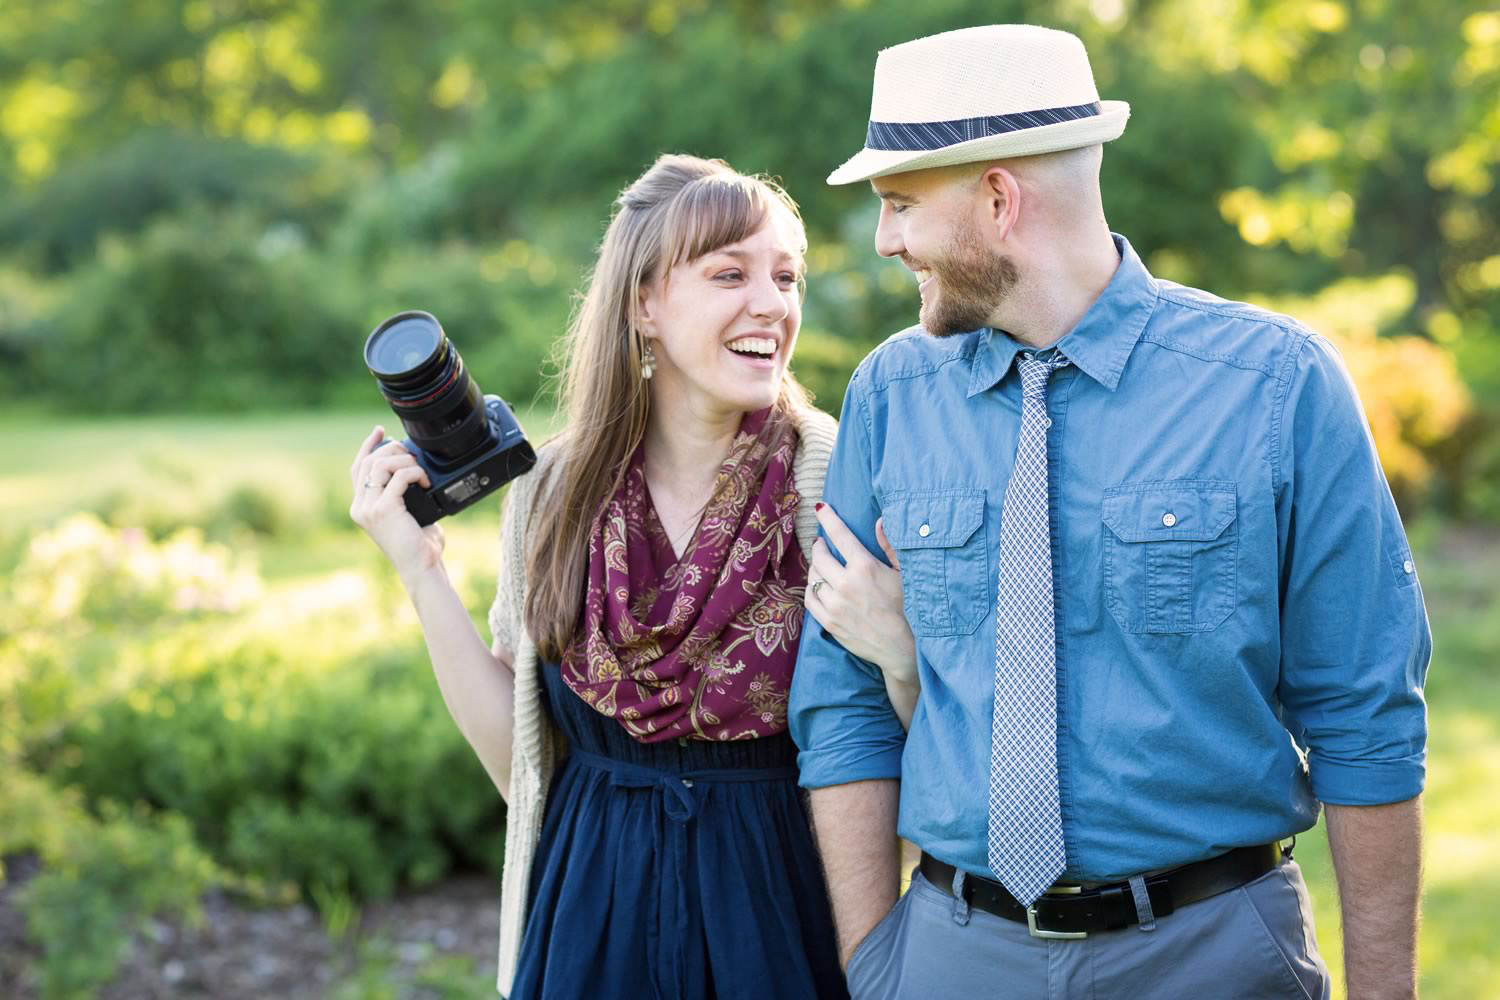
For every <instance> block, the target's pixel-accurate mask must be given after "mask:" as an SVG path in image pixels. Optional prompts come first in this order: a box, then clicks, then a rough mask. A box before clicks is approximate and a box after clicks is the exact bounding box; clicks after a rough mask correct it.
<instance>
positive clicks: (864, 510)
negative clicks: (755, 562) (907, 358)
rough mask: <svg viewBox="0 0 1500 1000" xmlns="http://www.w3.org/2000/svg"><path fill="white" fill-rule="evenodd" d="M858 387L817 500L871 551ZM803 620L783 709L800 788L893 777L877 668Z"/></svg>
mask: <svg viewBox="0 0 1500 1000" xmlns="http://www.w3.org/2000/svg"><path fill="white" fill-rule="evenodd" d="M866 387H867V383H866V382H865V380H864V379H863V378H862V376H861V373H859V372H856V373H855V376H854V379H853V380H852V381H851V382H850V385H849V391H848V393H847V394H846V395H845V397H844V409H843V414H842V416H841V417H840V420H839V435H838V440H837V441H836V443H835V444H834V448H833V455H832V457H831V458H830V460H829V464H828V479H827V482H826V484H825V485H824V489H823V501H824V502H825V503H827V504H829V505H830V506H832V507H833V509H834V512H835V513H837V514H838V516H839V517H840V518H841V519H842V520H843V522H844V523H845V524H846V525H848V527H849V529H850V530H851V531H852V532H854V534H855V535H857V536H858V537H859V540H860V542H861V543H862V544H863V545H864V546H865V548H866V549H867V550H868V551H870V552H879V551H880V546H879V544H878V543H877V542H876V538H875V520H876V518H878V517H879V516H880V507H879V504H877V503H876V500H875V494H874V489H873V487H872V477H871V472H872V470H871V458H870V439H869V420H868V415H867V410H866V408H865V406H864V403H863V401H862V396H861V393H862V392H863V391H864V390H865V389H866ZM824 542H825V543H827V542H828V539H827V538H826V536H825V537H824ZM835 551H836V550H835ZM804 622H805V627H804V630H803V635H802V646H801V650H800V651H799V653H798V656H797V668H796V671H795V672H794V673H793V676H792V690H791V699H790V706H789V724H790V728H791V733H792V739H793V740H795V741H796V743H797V746H798V748H799V749H800V750H801V753H800V754H799V755H798V757H797V764H798V766H799V767H800V768H801V771H802V776H801V784H802V786H803V787H804V788H823V787H826V786H828V785H842V784H847V783H849V782H851V781H865V780H869V779H875V778H900V777H901V750H902V747H903V746H904V745H905V742H906V734H905V731H904V730H903V729H902V728H901V722H900V720H899V719H898V718H897V717H896V713H895V711H894V710H893V709H892V708H891V703H890V701H889V699H887V697H886V693H885V682H884V679H883V678H882V676H881V674H880V670H879V668H878V667H875V666H873V665H872V664H869V663H867V662H865V661H864V660H861V659H859V658H858V657H856V656H853V655H851V654H850V653H849V652H847V651H846V650H845V649H844V647H843V646H841V645H839V644H838V642H837V641H836V640H835V639H834V638H833V637H832V636H830V635H829V634H828V633H827V632H825V631H824V630H823V627H822V626H821V625H819V624H818V622H817V620H816V619H815V618H813V616H812V615H811V614H808V615H807V616H806V617H805V618H804Z"/></svg>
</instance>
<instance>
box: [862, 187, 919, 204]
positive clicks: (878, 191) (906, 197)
mask: <svg viewBox="0 0 1500 1000" xmlns="http://www.w3.org/2000/svg"><path fill="white" fill-rule="evenodd" d="M871 187H874V185H871ZM875 197H877V198H880V199H882V200H883V201H904V202H906V203H907V204H908V205H914V204H916V202H917V199H916V196H915V195H910V194H906V193H905V192H902V191H896V190H894V189H892V188H882V187H876V188H875Z"/></svg>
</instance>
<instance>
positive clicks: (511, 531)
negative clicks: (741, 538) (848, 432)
mask: <svg viewBox="0 0 1500 1000" xmlns="http://www.w3.org/2000/svg"><path fill="white" fill-rule="evenodd" d="M795 419H796V422H797V431H798V435H799V441H798V445H797V455H796V457H795V458H794V459H793V461H792V482H793V485H794V486H795V487H796V489H797V493H798V494H799V496H800V498H801V499H800V502H799V503H798V505H797V522H796V523H797V541H798V542H799V543H800V544H801V545H802V549H803V551H804V552H807V553H809V558H810V557H811V550H812V543H813V540H814V539H815V538H817V536H818V522H817V519H816V518H815V517H814V514H813V505H814V504H816V503H817V502H818V501H820V500H821V499H822V498H823V480H824V478H825V477H826V475H827V472H828V456H829V454H830V453H831V452H832V451H833V439H834V435H835V434H836V433H837V430H838V423H837V421H835V420H834V419H833V418H832V417H830V416H828V415H827V414H826V413H823V412H822V411H821V410H813V409H807V410H801V411H799V412H797V414H796V415H795ZM556 456H557V452H556V450H555V449H552V448H542V449H541V450H540V452H539V453H538V455H537V464H536V467H535V468H534V469H532V470H531V471H530V472H528V473H527V474H526V475H524V476H521V477H520V478H518V479H516V480H515V482H513V483H512V484H511V486H510V493H509V496H508V497H507V498H506V502H505V508H504V510H503V511H502V513H501V515H500V525H501V527H500V533H501V537H500V579H499V585H498V586H497V587H496V591H495V603H494V605H493V606H491V608H490V632H491V634H492V635H493V636H494V637H495V639H496V640H498V641H499V643H500V645H501V646H503V647H505V648H506V649H509V650H512V651H513V652H514V654H515V661H514V669H515V674H516V684H515V699H516V704H515V721H514V732H513V735H512V748H511V771H510V795H509V796H508V799H507V801H508V810H507V818H506V833H505V870H504V871H503V872H502V873H501V876H500V971H499V975H498V977H497V979H496V984H495V985H496V988H497V989H498V990H499V991H500V993H501V995H502V996H504V995H508V994H509V993H510V987H511V983H512V981H513V980H514V979H515V974H516V960H517V958H518V957H519V956H520V951H521V937H522V935H523V933H524V932H525V928H526V896H527V891H528V889H529V887H530V885H531V863H532V860H533V859H534V858H535V857H536V846H537V842H538V841H539V840H540V839H541V835H542V814H543V812H544V811H545V808H546V804H547V789H548V787H549V786H550V785H551V784H552V774H553V771H554V770H555V769H556V766H557V763H558V758H559V752H560V750H561V746H560V744H561V742H562V738H561V736H560V735H559V734H558V733H557V732H556V731H555V730H554V729H553V727H552V725H551V724H550V723H549V722H548V721H547V718H546V715H545V713H544V712H543V711H542V689H541V681H540V678H539V676H538V673H537V654H536V643H535V642H533V641H532V638H531V636H529V635H527V634H526V629H525V625H524V622H523V609H524V608H525V607H526V546H525V545H521V544H517V542H518V541H519V540H521V539H525V538H527V537H529V535H530V515H531V511H532V509H533V506H534V504H535V501H536V490H537V484H538V483H539V482H543V481H545V480H546V478H547V472H548V469H549V468H550V466H551V465H552V463H553V462H554V461H555V460H556Z"/></svg>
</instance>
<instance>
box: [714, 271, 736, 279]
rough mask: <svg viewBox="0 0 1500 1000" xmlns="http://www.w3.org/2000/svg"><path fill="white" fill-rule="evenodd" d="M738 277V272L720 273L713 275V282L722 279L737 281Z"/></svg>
mask: <svg viewBox="0 0 1500 1000" xmlns="http://www.w3.org/2000/svg"><path fill="white" fill-rule="evenodd" d="M740 277H741V275H740V272H738V271H720V272H719V273H718V274H716V275H714V279H715V280H719V279H723V280H725V281H739V280H740Z"/></svg>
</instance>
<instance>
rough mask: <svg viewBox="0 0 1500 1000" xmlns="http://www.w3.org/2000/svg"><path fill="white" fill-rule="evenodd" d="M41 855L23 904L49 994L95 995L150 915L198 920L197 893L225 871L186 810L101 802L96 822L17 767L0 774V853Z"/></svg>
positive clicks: (65, 795) (73, 799)
mask: <svg viewBox="0 0 1500 1000" xmlns="http://www.w3.org/2000/svg"><path fill="white" fill-rule="evenodd" d="M21 851H32V852H35V853H36V854H37V855H38V856H39V857H40V858H41V861H42V872H41V874H39V875H37V876H36V877H35V878H34V879H32V880H31V881H30V882H28V883H26V885H24V886H23V887H22V888H21V890H20V892H19V893H18V895H17V904H18V906H19V908H20V910H21V912H22V913H23V914H24V915H25V918H26V927H27V931H28V932H29V934H30V936H31V937H32V938H33V939H35V940H36V941H37V942H38V943H39V944H40V945H41V946H42V959H41V963H40V965H41V968H40V974H41V975H40V979H41V984H40V985H41V988H42V995H43V996H44V997H47V998H71V997H89V996H92V995H93V991H94V989H95V988H97V987H98V986H100V985H102V984H104V983H105V982H107V981H108V980H109V979H110V978H111V976H112V975H113V974H114V970H115V968H116V966H117V965H118V964H119V960H120V957H121V954H122V952H123V950H124V948H125V946H126V945H127V943H128V942H129V938H130V935H131V934H132V933H133V932H134V931H135V930H136V929H137V928H138V927H140V926H141V925H142V924H143V923H144V922H145V921H146V920H147V919H148V918H150V917H153V916H163V917H172V918H180V919H185V920H187V921H189V922H193V921H195V920H197V919H199V918H200V917H201V912H200V909H199V898H200V896H201V895H202V894H203V893H204V892H205V891H207V890H208V889H210V888H213V887H215V886H217V885H221V884H224V883H225V881H226V875H225V873H224V872H223V871H222V869H220V868H219V867H218V866H217V865H215V864H214V863H213V862H212V861H211V860H210V859H209V858H208V857H207V856H206V855H205V854H204V853H203V852H202V851H201V850H200V849H199V848H198V846H197V845H196V844H195V843H194V841H193V837H192V832H191V830H190V828H189V826H188V824H187V823H186V821H184V820H183V819H182V818H181V817H179V816H172V815H169V814H160V815H158V814H153V813H151V812H150V811H148V810H144V809H137V810H135V811H134V812H127V811H125V810H124V809H122V808H120V807H118V806H115V805H113V804H111V803H104V804H103V806H102V808H101V815H100V817H99V818H98V819H96V818H94V817H93V816H91V815H90V814H89V813H88V812H86V811H85V810H84V809H83V807H82V805H81V804H80V802H79V799H78V796H77V795H76V794H73V793H69V792H60V791H58V790H57V789H55V788H54V787H53V786H51V785H49V784H48V783H47V782H45V781H43V780H41V779H40V778H37V777H36V776H34V775H31V774H28V773H26V772H24V771H21V770H19V769H16V768H7V769H6V770H5V773H3V774H0V857H3V856H5V855H11V854H16V853H19V852H21Z"/></svg>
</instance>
